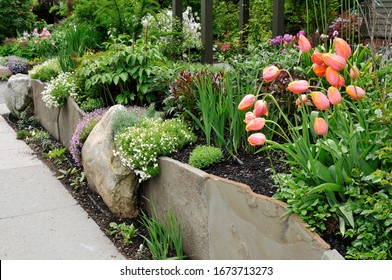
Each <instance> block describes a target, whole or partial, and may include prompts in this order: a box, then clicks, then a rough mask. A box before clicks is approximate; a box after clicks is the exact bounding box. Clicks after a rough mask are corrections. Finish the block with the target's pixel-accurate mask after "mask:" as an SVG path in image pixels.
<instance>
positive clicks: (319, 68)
mask: <svg viewBox="0 0 392 280" xmlns="http://www.w3.org/2000/svg"><path fill="white" fill-rule="evenodd" d="M325 70H327V65H325V64H324V63H322V64H320V65H318V64H313V72H314V73H315V74H316V75H317V77H322V76H324V75H325Z"/></svg>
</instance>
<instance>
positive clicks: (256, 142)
mask: <svg viewBox="0 0 392 280" xmlns="http://www.w3.org/2000/svg"><path fill="white" fill-rule="evenodd" d="M265 141H267V138H266V137H265V135H264V134H263V133H260V132H259V133H253V134H251V135H250V136H249V137H248V142H249V144H251V145H252V146H261V145H263V144H264V143H265Z"/></svg>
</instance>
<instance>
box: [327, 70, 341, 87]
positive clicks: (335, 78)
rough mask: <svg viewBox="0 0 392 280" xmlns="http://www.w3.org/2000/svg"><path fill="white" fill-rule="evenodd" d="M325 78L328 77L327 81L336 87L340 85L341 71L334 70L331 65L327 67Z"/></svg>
mask: <svg viewBox="0 0 392 280" xmlns="http://www.w3.org/2000/svg"><path fill="white" fill-rule="evenodd" d="M325 78H326V79H327V82H328V83H329V84H330V85H331V86H334V87H338V86H339V80H340V78H339V73H338V71H336V70H334V69H333V68H331V67H327V69H326V70H325Z"/></svg>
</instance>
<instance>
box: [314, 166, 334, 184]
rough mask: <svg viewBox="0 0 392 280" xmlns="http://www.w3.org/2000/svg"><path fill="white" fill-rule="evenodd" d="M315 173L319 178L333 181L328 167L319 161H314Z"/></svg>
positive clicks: (328, 181) (329, 181)
mask: <svg viewBox="0 0 392 280" xmlns="http://www.w3.org/2000/svg"><path fill="white" fill-rule="evenodd" d="M316 170H317V175H318V177H319V178H320V179H322V180H323V181H325V182H327V183H333V182H335V180H334V179H333V178H332V176H331V173H330V171H329V169H328V168H327V167H326V166H325V165H324V164H322V163H321V162H319V161H317V162H316Z"/></svg>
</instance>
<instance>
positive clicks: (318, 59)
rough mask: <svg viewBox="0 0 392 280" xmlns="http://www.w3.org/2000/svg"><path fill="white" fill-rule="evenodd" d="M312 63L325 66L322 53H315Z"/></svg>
mask: <svg viewBox="0 0 392 280" xmlns="http://www.w3.org/2000/svg"><path fill="white" fill-rule="evenodd" d="M312 62H313V63H315V64H317V65H321V64H324V60H323V54H322V53H321V52H319V51H315V52H314V53H313V54H312Z"/></svg>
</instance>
